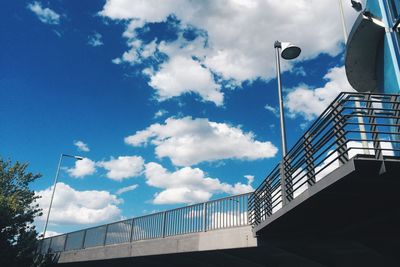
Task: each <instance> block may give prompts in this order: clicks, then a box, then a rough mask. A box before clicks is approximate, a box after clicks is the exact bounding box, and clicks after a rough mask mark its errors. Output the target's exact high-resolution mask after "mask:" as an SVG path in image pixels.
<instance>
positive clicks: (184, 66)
mask: <svg viewBox="0 0 400 267" xmlns="http://www.w3.org/2000/svg"><path fill="white" fill-rule="evenodd" d="M160 68H161V69H160V70H159V71H158V72H156V73H154V74H152V75H151V78H150V82H149V85H150V86H151V87H153V88H154V89H156V91H157V95H158V99H159V100H160V101H162V100H166V99H168V98H171V97H176V96H180V95H182V94H185V93H190V92H195V93H198V94H199V95H200V96H201V97H202V99H204V100H205V101H211V102H214V103H215V104H216V105H217V106H220V105H222V103H223V94H222V93H221V92H220V86H219V85H218V84H216V83H215V81H214V78H213V76H212V74H211V73H210V72H209V71H208V70H207V69H206V68H204V67H203V66H201V64H200V62H198V61H195V60H193V59H192V58H187V57H181V56H177V57H174V58H172V59H171V60H169V61H168V62H165V63H163V64H161V66H160Z"/></svg>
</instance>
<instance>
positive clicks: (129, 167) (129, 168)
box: [97, 156, 144, 181]
mask: <svg viewBox="0 0 400 267" xmlns="http://www.w3.org/2000/svg"><path fill="white" fill-rule="evenodd" d="M97 165H98V166H100V167H102V168H104V169H106V170H107V171H108V172H107V177H108V178H110V179H112V180H116V181H122V180H123V179H125V178H130V177H135V176H138V175H140V173H141V172H142V170H143V165H144V160H143V158H142V157H139V156H119V157H118V158H116V159H114V158H111V159H110V160H109V161H100V162H98V163H97Z"/></svg>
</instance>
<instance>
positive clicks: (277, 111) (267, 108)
mask: <svg viewBox="0 0 400 267" xmlns="http://www.w3.org/2000/svg"><path fill="white" fill-rule="evenodd" d="M264 108H265V109H266V110H268V111H269V112H271V113H272V114H274V116H275V117H277V118H279V110H278V109H277V108H276V107H273V106H271V105H268V104H266V105H265V107H264Z"/></svg>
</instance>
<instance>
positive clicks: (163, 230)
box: [162, 211, 167, 238]
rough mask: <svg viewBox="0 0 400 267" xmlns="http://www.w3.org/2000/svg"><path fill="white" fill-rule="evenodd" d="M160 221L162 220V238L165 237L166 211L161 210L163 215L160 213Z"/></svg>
mask: <svg viewBox="0 0 400 267" xmlns="http://www.w3.org/2000/svg"><path fill="white" fill-rule="evenodd" d="M162 221H163V223H162V237H163V238H164V237H165V230H166V227H167V225H166V224H167V212H166V211H164V212H163V215H162Z"/></svg>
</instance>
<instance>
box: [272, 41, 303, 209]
mask: <svg viewBox="0 0 400 267" xmlns="http://www.w3.org/2000/svg"><path fill="white" fill-rule="evenodd" d="M274 48H275V55H276V77H277V81H278V96H279V117H280V123H281V143H282V161H281V164H280V165H281V166H280V178H281V182H280V183H281V187H282V188H281V192H282V205H283V206H284V205H286V204H287V203H288V201H290V200H291V199H292V194H293V193H292V192H291V187H292V185H291V184H292V182H291V181H290V179H289V181H286V178H287V177H286V176H287V174H286V171H285V165H286V160H285V156H286V131H285V115H284V111H283V98H282V81H281V57H282V58H283V59H286V60H291V59H295V58H297V57H298V56H299V55H300V53H301V49H300V47H298V46H295V45H292V44H290V43H281V42H280V41H276V42H275V44H274ZM288 188H289V194H288V190H287V189H288Z"/></svg>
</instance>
